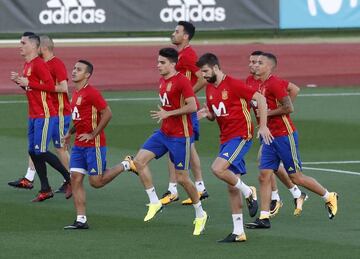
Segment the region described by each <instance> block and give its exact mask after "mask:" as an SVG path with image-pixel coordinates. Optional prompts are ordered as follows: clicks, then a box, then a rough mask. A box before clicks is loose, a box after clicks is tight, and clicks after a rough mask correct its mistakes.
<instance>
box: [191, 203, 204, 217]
mask: <svg viewBox="0 0 360 259" xmlns="http://www.w3.org/2000/svg"><path fill="white" fill-rule="evenodd" d="M193 206H194V209H195V217H196V218H202V217H204V210H203V208H202V206H201V202H200V201H199V202H198V203H196V204H193Z"/></svg>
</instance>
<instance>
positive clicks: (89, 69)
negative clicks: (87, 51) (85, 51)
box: [78, 59, 94, 75]
mask: <svg viewBox="0 0 360 259" xmlns="http://www.w3.org/2000/svg"><path fill="white" fill-rule="evenodd" d="M78 62H79V63H83V64H85V65H86V66H87V67H86V72H88V73H89V74H90V75H92V73H93V71H94V66H93V64H91V63H90V62H89V61H87V60H84V59H80V60H78Z"/></svg>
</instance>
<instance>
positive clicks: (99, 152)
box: [70, 146, 106, 176]
mask: <svg viewBox="0 0 360 259" xmlns="http://www.w3.org/2000/svg"><path fill="white" fill-rule="evenodd" d="M105 169H106V147H79V146H73V148H72V149H71V156H70V172H78V173H82V174H88V175H90V176H91V175H101V174H103V172H104V171H105Z"/></svg>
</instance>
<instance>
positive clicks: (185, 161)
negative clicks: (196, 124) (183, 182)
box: [142, 130, 193, 170]
mask: <svg viewBox="0 0 360 259" xmlns="http://www.w3.org/2000/svg"><path fill="white" fill-rule="evenodd" d="M191 143H193V140H192V138H189V137H188V138H186V137H183V138H182V137H168V136H166V135H165V134H164V133H162V132H161V131H160V130H157V131H155V132H154V134H152V135H151V136H150V138H148V139H147V140H146V141H145V143H144V145H143V146H142V148H143V149H146V150H148V151H150V152H152V153H154V154H155V158H156V159H158V158H160V157H162V156H163V155H164V154H166V152H169V157H170V160H171V162H172V163H173V164H174V165H175V169H177V170H189V168H190V147H191Z"/></svg>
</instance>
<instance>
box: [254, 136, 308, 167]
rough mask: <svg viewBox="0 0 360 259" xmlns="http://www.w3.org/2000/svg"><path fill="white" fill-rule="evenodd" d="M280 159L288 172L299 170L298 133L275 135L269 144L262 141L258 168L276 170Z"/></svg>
mask: <svg viewBox="0 0 360 259" xmlns="http://www.w3.org/2000/svg"><path fill="white" fill-rule="evenodd" d="M281 161H282V162H283V164H284V168H285V170H286V172H287V173H288V174H292V173H296V172H301V170H302V169H301V159H300V154H299V144H298V133H297V132H296V131H295V132H293V133H292V134H290V135H287V136H281V137H275V138H274V140H273V142H272V143H271V144H270V145H266V144H265V143H262V148H261V157H260V166H259V168H260V170H261V169H271V170H274V171H277V170H278V168H279V165H280V162H281Z"/></svg>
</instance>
